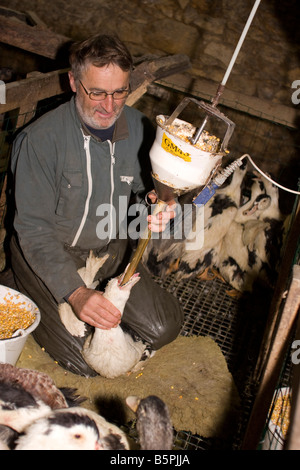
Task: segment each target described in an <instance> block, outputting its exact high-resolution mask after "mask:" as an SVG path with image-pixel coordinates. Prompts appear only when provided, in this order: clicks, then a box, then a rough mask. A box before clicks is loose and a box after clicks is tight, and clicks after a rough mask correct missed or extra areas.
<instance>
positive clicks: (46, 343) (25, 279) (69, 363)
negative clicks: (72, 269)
mask: <svg viewBox="0 0 300 470" xmlns="http://www.w3.org/2000/svg"><path fill="white" fill-rule="evenodd" d="M126 248H127V247H126V246H125V243H123V241H116V242H113V243H111V244H110V245H108V248H107V251H108V252H109V253H110V255H111V256H110V257H109V258H108V260H107V261H106V263H105V264H104V266H103V267H102V268H101V270H100V273H99V274H100V276H99V279H100V281H101V282H102V281H104V280H105V279H109V278H110V277H114V276H115V275H117V274H119V273H120V272H122V271H123V269H124V266H125V265H126V262H125V264H124V260H125V259H126V258H125V255H126V252H127V251H126ZM66 249H68V248H67V247H66ZM68 251H69V252H70V253H71V256H73V257H74V259H75V261H76V264H77V266H78V268H79V267H81V266H84V265H85V259H86V257H87V256H88V252H83V251H81V250H78V249H68ZM107 251H101V253H97V252H96V253H95V254H97V255H98V256H104V255H105V254H106V252H107ZM11 258H12V259H11V263H12V270H13V273H14V276H15V282H16V285H17V288H18V290H19V291H20V292H21V293H23V294H25V295H27V297H29V298H30V299H32V300H33V301H34V302H35V303H36V305H37V306H38V308H39V309H40V312H41V321H40V324H39V326H38V327H37V329H36V330H35V331H34V332H33V337H34V339H35V340H36V341H37V343H38V344H39V345H40V346H41V347H44V348H45V350H46V351H47V352H48V354H49V355H50V356H51V357H52V358H53V359H54V360H56V361H57V362H58V364H59V365H61V366H62V367H63V368H64V369H67V370H70V371H71V372H73V373H75V374H79V375H84V376H87V377H89V376H95V375H97V374H96V373H95V371H93V370H92V369H91V368H90V367H89V366H88V365H87V364H86V362H85V361H84V359H83V357H82V355H81V350H82V347H83V344H84V342H85V338H80V337H74V336H72V335H71V334H70V333H69V332H68V331H67V330H66V328H65V327H64V325H63V324H62V322H61V320H60V317H59V314H58V304H57V302H56V300H55V299H54V297H53V296H52V294H51V293H50V291H49V290H48V289H47V287H46V286H45V284H44V283H43V282H42V281H41V280H40V279H39V278H38V276H36V274H35V273H34V272H33V271H32V269H31V268H30V266H29V265H28V263H27V262H26V260H25V259H24V257H23V254H22V252H21V249H20V247H19V244H18V241H17V239H16V238H15V237H12V240H11ZM137 271H138V272H139V273H140V275H141V279H140V281H139V282H138V283H137V284H136V285H135V286H134V287H133V289H132V291H131V293H130V297H129V300H128V301H127V303H126V306H125V309H124V313H123V317H122V323H124V325H125V326H127V327H129V328H130V329H131V330H133V331H134V332H135V333H136V334H137V335H138V336H140V337H141V338H142V339H143V340H144V341H146V342H147V343H149V344H150V346H151V347H152V349H154V350H157V349H159V348H161V347H162V346H164V345H165V344H168V343H170V342H171V341H173V340H174V339H175V338H176V337H177V336H178V334H179V332H180V328H181V325H182V321H183V311H182V309H181V306H180V304H179V302H178V300H177V299H176V298H175V297H174V296H173V295H172V294H170V293H168V292H166V291H165V290H164V289H162V288H161V287H160V286H159V285H158V284H157V283H156V282H155V281H154V280H153V279H152V278H151V276H150V275H149V274H148V272H147V271H146V270H145V268H143V266H142V264H141V263H140V265H139V266H138V270H137ZM89 331H90V330H89Z"/></svg>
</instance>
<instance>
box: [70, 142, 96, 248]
mask: <svg viewBox="0 0 300 470" xmlns="http://www.w3.org/2000/svg"><path fill="white" fill-rule="evenodd" d="M83 138H84V150H85V155H86V172H87V179H88V194H87V198H86V201H85V207H84V212H83V216H82V219H81V222H80V225H79V228H78V230H77V233H76V235H75V238H74V240H73V242H72V243H71V246H75V245H76V243H77V242H78V239H79V237H80V235H81V232H82V230H83V227H84V224H85V222H86V219H87V216H88V212H89V205H90V199H91V195H92V189H93V180H92V171H91V153H90V139H91V136H90V135H84V134H83Z"/></svg>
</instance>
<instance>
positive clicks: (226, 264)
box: [218, 172, 284, 292]
mask: <svg viewBox="0 0 300 470" xmlns="http://www.w3.org/2000/svg"><path fill="white" fill-rule="evenodd" d="M247 192H248V194H249V195H248V199H246V200H245V201H244V203H242V204H241V206H240V207H239V209H238V211H237V213H236V216H235V219H234V221H233V222H232V224H231V225H230V227H229V229H228V231H227V233H226V235H225V237H224V238H223V242H222V247H221V250H220V253H219V259H218V269H219V272H220V274H221V276H222V277H223V278H224V279H225V281H227V282H229V283H230V284H231V286H233V287H234V288H235V289H236V290H238V291H241V292H244V291H251V290H252V289H253V285H254V283H255V282H256V281H259V282H263V283H265V284H269V285H270V284H272V283H273V282H274V279H275V277H276V268H277V265H276V263H277V262H278V261H279V259H280V249H281V246H282V238H283V228H284V217H283V216H282V214H281V211H280V209H279V195H278V188H277V187H276V186H275V185H274V184H272V183H271V182H269V181H268V180H267V179H265V178H263V177H261V176H260V175H259V174H258V173H257V172H252V173H249V174H248V175H247V179H246V182H245V188H244V195H246V194H247Z"/></svg>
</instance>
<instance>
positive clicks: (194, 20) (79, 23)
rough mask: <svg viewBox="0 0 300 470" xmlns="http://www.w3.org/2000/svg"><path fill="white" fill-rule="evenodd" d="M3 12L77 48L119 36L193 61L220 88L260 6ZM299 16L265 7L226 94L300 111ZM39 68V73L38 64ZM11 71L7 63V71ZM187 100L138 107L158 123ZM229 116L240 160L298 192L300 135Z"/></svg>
mask: <svg viewBox="0 0 300 470" xmlns="http://www.w3.org/2000/svg"><path fill="white" fill-rule="evenodd" d="M0 5H2V6H5V7H9V8H11V9H15V10H19V11H34V12H35V13H36V14H37V15H38V16H39V18H40V19H41V20H42V21H43V22H44V23H45V24H46V25H47V27H48V28H50V29H52V30H53V31H55V32H57V33H60V34H63V35H65V36H68V37H71V38H72V39H74V40H79V39H83V38H85V37H87V36H89V35H91V34H94V33H96V32H104V33H115V32H117V33H118V35H119V36H120V37H121V39H123V40H124V41H125V42H126V43H127V45H128V46H129V49H130V50H131V52H132V54H133V55H134V56H136V57H139V56H143V55H146V54H149V55H152V54H154V55H159V56H161V55H166V54H167V55H169V54H176V53H183V54H187V55H188V56H189V57H190V60H191V64H192V67H191V69H190V70H189V71H188V72H185V73H187V74H188V75H189V76H191V77H193V78H194V79H195V80H197V79H200V80H208V81H213V83H216V84H217V83H220V81H221V80H222V78H223V76H224V74H225V71H226V69H227V66H228V64H229V62H230V59H231V57H232V54H233V52H234V50H235V47H236V44H237V42H238V40H239V38H240V35H241V33H242V31H243V28H244V25H245V24H246V21H247V19H248V16H249V14H250V11H251V9H252V6H253V5H254V0H86V1H85V2H82V1H81V0H72V2H66V1H62V0H52V1H51V2H48V1H47V0H10V2H9V5H7V0H0ZM299 13H300V2H299V0H285V1H283V2H280V1H279V0H261V3H260V5H259V7H258V10H257V12H256V15H255V18H254V20H253V22H252V25H251V26H250V29H249V31H248V34H247V36H246V39H245V42H244V44H243V46H242V49H241V51H240V53H239V55H238V57H237V60H236V63H235V65H234V67H233V69H232V72H231V75H230V77H229V80H228V82H227V84H226V89H228V90H232V91H233V92H236V93H241V94H243V95H244V96H250V97H255V98H257V99H261V100H263V101H264V102H265V103H266V104H267V105H268V104H271V105H284V106H287V107H293V106H295V104H293V103H292V100H291V96H292V92H293V90H292V88H291V86H292V83H293V82H294V81H295V80H300V41H299V38H300V28H299ZM18 54H19V52H18ZM18 54H12V51H11V50H9V53H8V54H6V59H8V57H10V59H11V60H13V57H12V56H14V57H15V62H14V63H15V66H18V67H20V68H22V66H23V64H22V60H20V57H19V55H18ZM2 57H4V55H3V54H2ZM27 60H29V57H28V54H27ZM32 60H33V62H32V66H33V67H34V68H35V69H36V68H37V67H38V66H39V65H38V61H37V57H34V58H33V59H32ZM29 62H30V60H29ZM29 62H28V63H29ZM7 65H9V64H7V63H0V67H1V66H7ZM45 67H46V65H45V63H44V62H43V61H41V69H40V70H42V71H45ZM23 69H24V66H23ZM27 71H31V70H27ZM182 97H183V95H178V94H172V93H170V92H168V93H166V92H165V93H164V92H163V91H162V94H161V95H160V94H159V92H158V91H157V90H156V93H154V95H152V96H150V97H147V98H146V99H142V100H141V101H140V103H139V105H138V106H139V107H140V109H141V110H142V111H146V114H148V115H149V116H150V117H152V118H153V117H155V116H156V114H159V113H164V112H165V110H168V109H169V110H173V109H174V107H175V105H177V102H178V100H180V99H182ZM299 106H300V105H298V107H299ZM226 113H229V115H230V116H231V118H232V120H233V121H234V122H235V123H236V130H235V132H234V135H233V139H232V142H231V145H232V149H233V156H236V154H238V153H241V152H242V153H247V152H252V153H251V154H252V155H253V156H254V158H255V159H256V161H257V164H259V165H261V167H262V169H263V170H265V171H269V172H271V173H273V174H274V175H276V177H277V178H279V179H280V182H281V184H285V185H287V186H288V187H292V188H294V189H295V188H296V185H297V180H298V177H299V163H298V162H299V157H298V154H299V138H298V136H297V133H296V131H294V130H289V129H286V128H284V127H283V126H277V125H274V124H273V123H270V122H264V121H262V120H260V121H259V120H258V119H257V118H252V117H251V116H247V113H246V114H243V113H238V112H235V111H233V110H230V109H226V110H225V114H226ZM230 116H229V117H230Z"/></svg>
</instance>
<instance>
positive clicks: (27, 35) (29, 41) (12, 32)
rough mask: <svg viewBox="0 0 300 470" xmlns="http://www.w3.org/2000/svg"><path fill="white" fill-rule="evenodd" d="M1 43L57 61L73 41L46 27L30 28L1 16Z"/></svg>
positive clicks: (20, 22)
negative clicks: (59, 55) (63, 50)
mask: <svg viewBox="0 0 300 470" xmlns="http://www.w3.org/2000/svg"><path fill="white" fill-rule="evenodd" d="M0 42H2V43H4V44H9V45H10V46H14V47H18V48H19V49H23V50H25V51H28V52H32V53H34V54H38V55H41V56H43V57H47V58H48V59H53V60H55V59H57V57H58V54H59V52H60V50H61V49H64V48H67V47H68V45H69V44H70V42H71V40H70V38H68V37H66V36H63V35H61V34H57V33H54V32H52V31H50V30H49V29H45V28H44V26H41V25H36V26H30V25H28V24H26V23H23V22H22V21H19V20H16V18H11V17H5V16H3V15H1V28H0Z"/></svg>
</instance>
